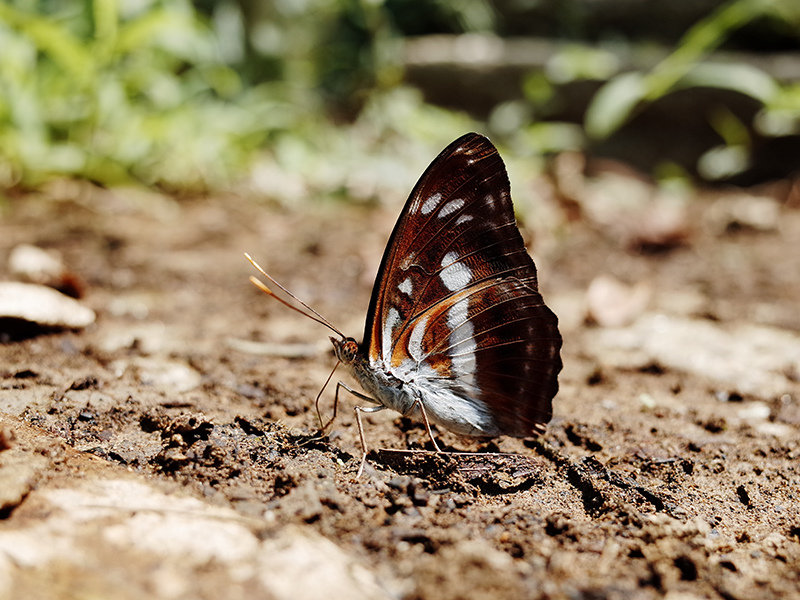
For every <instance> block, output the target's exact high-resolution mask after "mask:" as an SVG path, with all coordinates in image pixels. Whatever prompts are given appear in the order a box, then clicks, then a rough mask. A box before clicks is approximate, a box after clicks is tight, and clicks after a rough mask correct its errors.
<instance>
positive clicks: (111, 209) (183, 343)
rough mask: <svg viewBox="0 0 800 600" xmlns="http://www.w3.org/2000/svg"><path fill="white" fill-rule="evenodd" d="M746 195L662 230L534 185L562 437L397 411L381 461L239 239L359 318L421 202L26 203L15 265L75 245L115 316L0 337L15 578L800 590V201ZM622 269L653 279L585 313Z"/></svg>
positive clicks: (321, 353)
mask: <svg viewBox="0 0 800 600" xmlns="http://www.w3.org/2000/svg"><path fill="white" fill-rule="evenodd" d="M411 183H413V182H409V189H410V187H411ZM515 183H516V184H517V185H522V186H525V185H528V183H527V182H515ZM530 185H533V184H530ZM739 196H741V194H740V192H738V191H736V190H731V191H729V192H726V193H715V194H706V195H702V196H700V197H697V198H694V199H693V200H692V202H691V203H690V204H689V207H688V213H687V215H686V219H685V230H683V231H682V234H681V235H680V236H678V237H679V238H680V239H679V240H678V239H677V238H676V239H674V240H673V239H671V240H670V241H669V243H660V242H659V243H658V244H647V243H640V244H638V245H637V244H633V243H631V242H630V240H628V242H626V243H622V242H620V239H621V237H620V235H619V232H618V231H617V230H616V229H614V228H613V227H608V226H607V222H605V223H606V225H604V224H603V223H604V221H603V220H602V219H600V220H595V221H592V220H591V219H588V218H577V217H576V214H577V215H579V213H580V211H579V210H577V209H576V208H575V206H574V205H571V204H569V203H567V204H563V203H562V204H557V203H554V202H553V201H552V200H551V201H550V202H551V208H552V209H553V211H552V213H551V217H550V221H549V222H548V224H547V226H546V227H540V226H539V225H538V224H537V222H536V214H537V213H536V211H535V210H533V209H531V208H530V207H526V206H519V202H518V209H519V212H520V214H521V215H522V216H523V217H524V222H523V233H524V237H525V238H526V240H527V241H528V243H529V248H530V249H531V250H532V252H533V255H534V257H535V260H536V262H537V266H538V268H539V272H540V282H541V289H542V292H543V294H544V296H545V299H546V301H547V302H548V304H549V305H550V306H551V307H552V308H553V309H554V311H555V312H556V313H557V314H558V315H559V318H560V322H561V329H562V333H563V336H564V348H563V360H564V365H565V367H564V370H563V372H562V374H561V377H560V386H561V387H560V392H559V394H558V396H557V397H556V399H555V401H554V417H553V420H552V422H551V423H550V425H549V427H548V430H547V433H546V434H545V435H544V436H543V437H542V438H541V439H540V440H515V439H507V438H501V439H498V440H494V441H492V442H480V443H478V442H474V441H469V440H464V439H460V438H458V437H455V436H453V435H450V434H448V433H447V432H442V431H439V432H437V436H438V439H439V440H440V442H441V444H443V445H444V447H445V449H446V450H447V451H448V453H447V454H440V455H437V454H434V453H430V452H424V453H421V452H415V453H410V452H401V451H403V450H415V449H416V450H419V449H430V448H431V444H430V441H429V440H428V439H427V437H426V434H425V430H424V428H423V427H422V426H421V425H420V424H419V423H416V422H413V421H410V420H408V419H404V418H401V417H400V416H399V415H397V414H396V413H392V412H391V411H384V412H382V413H378V414H376V415H373V416H368V417H367V418H366V419H365V431H366V436H367V439H368V443H369V445H370V447H371V448H372V449H373V452H372V453H371V454H370V460H369V462H368V466H367V468H366V470H365V474H364V475H363V476H362V477H361V478H360V479H359V480H357V481H355V480H354V479H353V477H354V475H355V472H356V469H357V467H358V463H359V458H360V450H359V442H358V434H357V429H356V425H355V418H354V414H353V411H352V406H353V400H352V399H350V398H345V399H344V403H343V406H341V407H340V411H339V416H338V418H337V421H336V422H335V424H334V426H333V428H332V431H331V433H330V435H329V437H327V438H324V439H317V438H315V437H314V432H315V427H316V425H317V417H316V413H315V410H314V398H315V396H316V394H317V393H318V391H319V390H320V388H321V387H322V384H323V383H324V381H325V379H326V377H327V375H328V373H329V371H330V369H331V368H332V366H333V363H334V360H333V356H332V352H331V348H330V344H329V342H328V339H327V336H328V333H329V332H327V331H326V330H325V329H324V328H322V327H321V326H319V325H317V324H315V323H313V322H311V321H310V320H308V319H304V318H303V317H301V316H299V315H297V314H295V313H293V312H291V311H289V310H287V309H286V308H284V307H282V306H281V305H279V304H278V303H277V302H274V301H273V300H271V299H269V298H267V297H266V296H264V295H263V294H261V293H260V292H259V291H258V290H256V289H255V288H254V287H253V286H252V285H251V284H250V283H249V282H248V277H249V276H250V275H251V274H254V272H253V270H252V267H251V266H250V265H249V264H248V263H247V262H246V261H245V259H244V258H243V255H242V254H243V252H245V251H247V252H249V253H250V254H252V255H253V257H254V258H256V260H258V261H259V262H261V263H262V265H263V266H264V267H265V268H267V269H268V270H270V272H271V274H272V275H273V276H275V277H276V278H277V279H278V280H279V281H281V282H283V283H284V284H285V285H286V286H287V287H289V288H290V289H291V290H292V291H293V292H294V293H295V294H296V295H297V296H299V297H301V298H303V299H304V300H305V301H307V302H308V303H309V304H311V305H312V306H314V307H315V308H316V309H317V310H319V311H320V312H321V313H322V314H324V315H325V316H326V317H327V318H328V319H330V320H331V321H332V322H333V323H334V324H336V325H337V327H339V328H340V329H342V330H343V331H344V332H346V333H348V334H349V335H353V336H355V337H359V336H360V334H361V331H362V328H363V320H364V316H365V311H366V307H367V304H368V301H369V293H370V289H371V285H372V280H373V277H374V274H375V271H376V269H377V267H378V264H379V261H380V256H381V252H382V250H383V246H384V244H385V241H386V239H387V238H388V235H389V232H390V231H391V228H392V225H393V223H394V220H395V218H396V216H397V213H398V211H399V208H400V205H399V204H396V203H392V204H391V205H387V206H370V207H367V206H361V207H353V206H348V205H346V204H336V203H330V204H323V205H321V206H313V207H306V208H301V209H296V210H289V209H287V208H285V207H281V206H278V205H275V204H270V203H264V202H260V203H259V202H255V201H253V200H252V199H244V198H241V197H238V196H229V197H215V198H210V199H202V200H192V201H188V200H184V201H180V202H178V201H174V200H171V199H167V198H162V197H157V196H142V195H141V194H135V193H127V192H125V191H115V192H104V191H98V190H92V189H91V188H89V187H87V186H81V185H74V184H68V185H67V184H64V185H63V186H62V187H61V188H59V187H58V186H57V187H55V188H53V189H51V190H49V191H48V192H47V193H44V194H39V195H30V196H25V197H18V198H14V199H12V200H11V201H9V202H8V204H7V205H6V206H5V207H4V209H3V210H4V213H3V216H2V220H0V262H2V264H5V262H6V258H7V257H8V254H9V253H10V251H11V249H12V248H14V247H15V246H17V245H18V244H22V243H28V244H34V245H37V246H39V247H42V248H45V249H54V250H57V251H59V252H60V253H61V255H62V256H63V258H64V261H65V263H66V264H67V265H68V267H69V269H70V271H71V273H72V274H73V275H74V277H75V278H76V279H78V280H80V282H81V285H82V286H83V289H84V290H85V293H84V296H83V298H82V300H81V301H82V302H83V303H84V304H85V305H87V306H89V307H91V308H92V309H93V310H94V311H95V312H96V313H97V320H96V322H95V323H94V324H93V325H91V326H89V327H88V328H86V329H84V330H79V331H46V332H43V333H40V332H35V331H33V332H31V331H24V332H22V333H20V332H18V331H17V332H16V333H14V334H13V335H11V336H9V335H6V337H5V343H3V344H0V599H3V600H5V599H7V598H8V599H10V598H15V599H16V598H143V597H147V598H220V597H226V598H278V599H283V598H292V599H293V600H296V599H304V598H319V597H325V598H328V599H330V598H350V599H353V598H403V599H409V600H411V599H434V598H435V599H437V600H448V599H472V598H476V599H477V598H488V597H491V598H494V599H495V600H501V599H506V598H509V599H511V598H514V599H517V598H570V599H578V598H585V599H595V598H597V599H599V598H609V599H616V598H662V597H667V598H670V599H671V600H677V599H692V598H724V599H749V598H798V597H800V516H799V515H798V510H800V466H799V465H800V462H799V461H800V310H798V305H800V209H798V207H797V203H796V202H794V203H793V202H791V201H790V200H787V199H786V198H787V196H786V194H777V196H778V198H779V201H778V202H776V203H772V204H769V206H770V207H772V208H771V209H770V210H773V209H774V211H776V212H775V218H774V219H773V220H772V221H769V220H768V222H766V224H764V223H763V222H762V221H760V220H759V219H758V218H756V219H755V220H752V219H751V220H749V221H748V220H747V219H746V218H744V219H737V218H735V214H738V213H736V210H733V209H732V208H731V207H733V206H734V205H736V203H737V202H738V203H740V204H741V203H744V204H745V205H748V202H749V200H748V199H745V200H740V199H739ZM753 202H755V200H753ZM570 206H571V207H572V208H570ZM751 212H752V211H751ZM720 214H722V215H723V216H722V217H720V216H719V215H720ZM759 214H761V213H759ZM552 215H555V217H554V218H553V217H552ZM725 215H727V216H725ZM731 215H734V216H731ZM754 223H755V224H754ZM599 275H611V276H614V277H616V278H618V279H619V280H622V281H623V282H626V283H627V284H640V286H642V289H645V290H648V291H649V299H648V300H647V302H646V305H643V306H642V307H641V309H640V310H637V309H635V308H632V309H631V310H630V313H631V314H629V315H627V318H626V319H623V320H624V321H626V322H623V323H620V324H618V326H615V327H601V326H598V325H597V324H591V323H587V320H586V311H587V308H586V306H587V302H589V301H588V300H587V292H586V290H587V288H588V287H589V285H590V283H591V282H592V281H593V280H594V279H595V278H596V277H597V276H599ZM11 278H13V275H12V274H10V273H9V271H8V269H7V268H6V267H4V266H0V279H11ZM602 303H603V302H602V301H600V304H601V305H602ZM634 304H635V303H634ZM601 308H602V306H601ZM623 312H625V311H623ZM34 334H36V335H34ZM15 337H16V338H22V339H14V338H15ZM332 401H333V386H329V387H328V389H327V390H326V392H325V395H324V396H323V399H322V402H321V406H322V411H323V413H325V414H326V415H327V414H330V411H331V409H332ZM463 451H475V452H477V453H476V454H467V455H463V454H456V452H463Z"/></svg>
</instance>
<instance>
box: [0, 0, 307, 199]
mask: <svg viewBox="0 0 800 600" xmlns="http://www.w3.org/2000/svg"><path fill="white" fill-rule="evenodd" d="M0 47H1V48H2V49H3V50H2V52H0V148H2V150H1V151H0V152H1V155H0V156H1V158H0V169H1V170H2V173H0V181H2V183H4V184H5V185H10V184H14V183H18V182H21V183H23V184H24V185H36V184H37V183H40V182H41V181H43V180H46V179H47V178H48V177H50V176H52V175H54V174H69V175H75V176H80V177H85V178H88V179H91V180H96V181H98V182H101V183H104V184H120V183H126V182H130V181H140V182H144V183H145V184H159V185H162V186H165V187H174V188H180V189H185V188H187V187H188V188H196V187H206V186H207V185H210V184H215V183H217V182H219V181H221V180H223V179H225V178H226V177H227V176H228V175H229V174H230V173H231V171H232V170H235V169H237V168H239V167H241V165H242V163H243V161H244V160H246V158H247V156H248V155H249V154H250V153H251V152H252V150H253V149H254V148H256V147H257V146H258V145H259V144H260V143H261V142H262V141H263V139H264V135H265V133H266V130H267V128H268V126H269V124H270V119H269V115H268V114H265V113H272V112H273V111H275V110H280V108H283V113H282V114H283V115H284V116H285V115H287V114H291V113H292V112H293V110H294V109H293V107H292V106H291V104H289V103H288V102H284V103H283V104H284V105H285V106H283V107H280V106H276V105H280V104H281V102H280V100H279V99H275V100H273V102H272V103H271V104H269V103H266V104H265V103H264V102H263V98H262V97H259V93H258V90H250V91H249V92H248V91H246V90H243V88H242V85H241V81H240V78H239V76H238V75H237V74H236V72H235V71H233V70H232V69H231V68H229V67H228V66H227V65H225V64H224V62H223V61H222V60H221V58H220V52H219V47H218V44H217V40H216V36H215V35H214V33H213V31H212V30H211V29H210V28H209V27H208V26H207V25H205V24H204V23H203V22H202V21H201V20H200V19H198V17H197V15H196V13H195V11H194V9H193V7H192V5H191V4H190V3H189V2H185V1H171V2H163V3H160V2H146V1H145V2H136V3H134V2H117V1H116V0H87V1H85V2H84V1H80V0H71V1H66V2H47V1H39V2H36V1H33V0H30V1H18V2H7V3H4V4H0Z"/></svg>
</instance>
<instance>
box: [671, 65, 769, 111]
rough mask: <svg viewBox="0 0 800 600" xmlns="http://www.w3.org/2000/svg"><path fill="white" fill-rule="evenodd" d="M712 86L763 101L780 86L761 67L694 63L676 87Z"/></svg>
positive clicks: (767, 100) (766, 101)
mask: <svg viewBox="0 0 800 600" xmlns="http://www.w3.org/2000/svg"><path fill="white" fill-rule="evenodd" d="M700 86H702V87H714V88H722V89H728V90H734V91H737V92H741V93H742V94H744V95H746V96H750V97H751V98H755V99H756V100H759V101H761V102H763V103H765V104H766V103H768V102H770V101H771V100H772V99H773V98H775V97H777V95H778V93H779V91H780V86H779V85H778V84H777V82H776V81H775V80H774V79H773V78H772V77H770V76H769V75H767V74H766V73H765V72H764V71H762V70H761V69H758V68H756V67H753V66H751V65H744V64H720V63H703V64H699V65H696V66H695V67H694V68H692V70H691V71H689V73H688V74H687V75H686V76H685V77H684V78H683V79H682V80H681V81H680V82H679V83H678V85H677V86H676V87H679V88H687V87H700Z"/></svg>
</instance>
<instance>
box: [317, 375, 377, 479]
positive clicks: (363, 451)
mask: <svg viewBox="0 0 800 600" xmlns="http://www.w3.org/2000/svg"><path fill="white" fill-rule="evenodd" d="M339 388H344V389H345V390H347V391H348V392H350V393H351V394H353V396H355V397H356V398H360V399H361V400H366V401H367V402H371V403H372V404H378V401H377V400H375V399H374V398H370V397H369V396H367V395H365V394H362V393H361V392H358V391H356V390H354V389H353V388H351V387H350V386H349V385H347V384H346V383H344V382H343V381H340V382H338V383H337V384H336V396H335V398H334V401H333V403H334V404H333V406H334V416H335V415H336V408H335V407H336V406H337V405H338V404H339ZM385 408H386V407H385V406H383V405H382V404H378V405H377V406H356V407H355V410H356V424H357V425H358V437H359V438H360V439H361V464H360V465H359V466H358V473H357V474H356V479H358V478H359V477H361V473H362V472H363V471H364V465H365V464H366V462H367V440H366V439H365V438H364V427H363V425H362V424H361V413H376V412H380V411H382V410H384V409H385ZM329 424H330V423H329Z"/></svg>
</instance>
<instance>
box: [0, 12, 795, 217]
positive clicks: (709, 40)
mask: <svg viewBox="0 0 800 600" xmlns="http://www.w3.org/2000/svg"><path fill="white" fill-rule="evenodd" d="M799 50H800V3H798V2H797V1H796V0H735V1H733V2H730V1H723V0H672V1H671V2H651V1H646V0H493V1H486V0H227V1H224V0H221V1H213V0H194V1H189V0H164V1H156V0H7V1H5V2H3V3H2V4H0V190H2V193H3V195H4V197H6V199H7V198H8V197H9V195H12V196H13V195H14V193H15V192H17V191H25V190H31V189H37V188H39V187H41V186H42V185H45V184H46V183H47V182H48V181H51V180H52V179H53V178H64V177H65V176H66V177H69V178H79V179H84V180H88V181H91V182H94V183H96V184H98V185H100V186H102V187H115V186H131V185H133V186H144V187H151V188H157V189H159V190H162V191H166V192H169V193H171V194H179V195H181V194H183V195H191V194H197V193H206V192H213V191H218V190H223V189H238V190H245V191H248V192H252V193H254V194H258V195H263V196H267V197H270V198H273V199H276V200H278V201H281V202H293V201H296V200H299V199H306V198H319V197H346V198H348V199H351V200H355V201H373V200H376V199H379V198H381V197H382V194H383V193H384V192H385V191H386V190H387V189H394V188H395V186H402V187H403V189H405V190H406V192H404V193H407V190H408V189H409V187H408V185H409V184H408V182H409V181H413V180H414V179H415V178H416V176H417V175H418V174H419V173H420V172H421V170H422V169H423V168H424V166H425V165H426V164H427V162H428V161H429V160H430V159H431V158H432V156H433V155H435V152H438V150H439V149H441V148H442V147H444V145H446V144H447V143H448V142H449V141H451V140H452V139H455V138H456V137H458V136H459V135H461V134H462V133H464V132H465V131H468V130H478V131H481V132H484V133H487V134H488V135H490V136H491V137H492V139H493V140H494V141H495V142H496V143H498V145H500V146H501V148H504V149H508V150H509V151H510V152H511V155H512V156H513V157H515V159H519V160H520V161H524V165H525V167H524V169H525V170H527V171H530V172H536V171H537V170H539V171H544V170H546V169H548V168H550V167H549V166H548V165H552V163H551V162H550V161H549V159H550V158H551V157H553V156H558V155H561V154H564V153H574V152H577V153H578V155H579V156H581V157H588V158H589V159H611V160H613V161H618V162H619V163H623V164H626V165H629V166H631V167H633V168H635V169H636V170H637V172H638V173H641V174H642V175H644V176H646V177H648V178H652V180H654V181H655V182H658V183H659V184H660V183H669V182H678V184H679V185H686V184H688V185H696V184H698V183H702V184H714V185H719V184H738V185H748V186H751V185H756V184H761V183H765V182H769V181H772V180H775V179H779V178H782V179H785V178H791V177H792V176H793V175H794V174H796V173H798V172H800V137H799V135H798V134H800V85H799V84H798V82H799V81H800V52H798V51H799ZM504 155H505V153H504ZM512 162H513V161H512ZM520 168H521V167H520ZM513 180H514V177H513V165H512V181H513Z"/></svg>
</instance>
